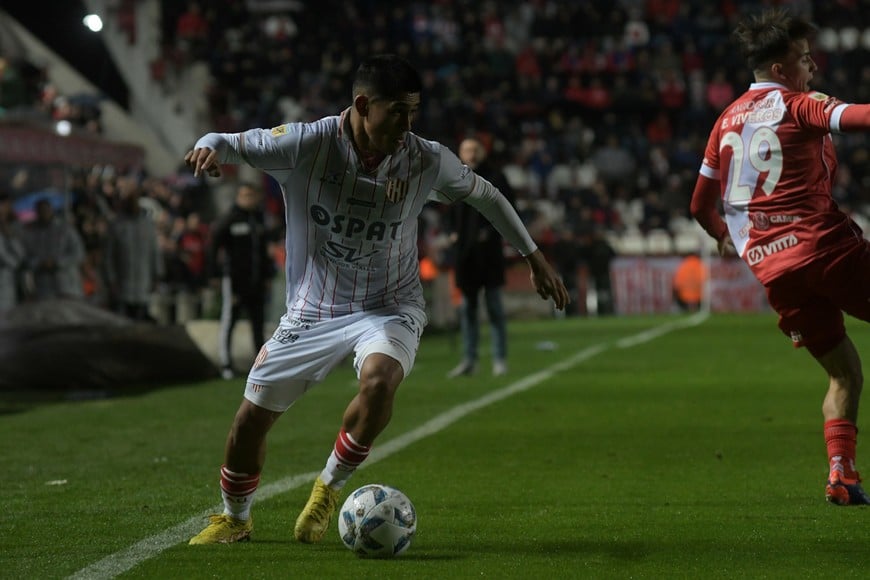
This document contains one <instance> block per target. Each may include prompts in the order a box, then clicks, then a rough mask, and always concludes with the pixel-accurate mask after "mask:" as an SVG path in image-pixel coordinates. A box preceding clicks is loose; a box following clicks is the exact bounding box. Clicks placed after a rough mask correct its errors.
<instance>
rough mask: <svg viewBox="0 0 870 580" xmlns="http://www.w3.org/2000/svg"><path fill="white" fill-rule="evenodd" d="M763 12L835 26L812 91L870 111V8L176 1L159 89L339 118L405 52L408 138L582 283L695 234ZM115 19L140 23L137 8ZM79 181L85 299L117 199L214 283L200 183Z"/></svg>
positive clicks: (850, 168)
mask: <svg viewBox="0 0 870 580" xmlns="http://www.w3.org/2000/svg"><path fill="white" fill-rule="evenodd" d="M769 5H785V6H788V7H790V8H791V9H792V10H794V11H797V12H800V13H804V14H809V15H810V16H811V17H812V18H813V19H814V20H816V21H817V22H822V23H824V27H823V28H822V29H821V30H820V31H819V36H818V42H817V46H816V51H815V52H814V54H813V57H814V59H815V60H816V61H817V62H818V63H819V64H820V69H821V71H824V72H823V73H822V74H820V75H819V76H818V77H817V78H816V79H815V80H814V82H813V85H814V87H815V88H817V89H818V90H821V91H824V92H827V93H830V94H832V95H836V96H838V97H840V98H841V99H843V100H846V101H854V102H870V83H868V82H867V80H868V78H870V59H868V58H867V57H868V51H870V29H868V28H867V26H868V24H870V23H868V22H867V21H868V19H870V11H868V10H866V9H865V8H866V2H862V1H859V0H837V1H824V0H813V1H810V0H795V1H787V0H780V1H775V0H766V1H762V0H717V1H714V2H701V1H680V0H616V1H613V0H606V1H605V0H592V1H588V2H572V1H557V0H530V1H527V2H496V1H488V2H477V1H473V0H433V1H430V2H380V1H378V0H365V1H361V2H360V1H354V0H322V1H321V2H319V3H318V10H316V11H315V10H311V9H310V7H306V6H305V5H304V3H301V2H295V1H292V0H286V1H283V0H282V1H271V2H266V3H259V2H256V1H248V2H243V1H234V2H225V3H220V5H218V4H212V3H207V2H202V1H191V2H187V3H177V2H171V1H169V0H164V1H163V2H162V9H163V18H162V32H163V50H162V53H161V54H162V57H161V59H159V61H158V62H155V63H154V66H153V67H152V73H153V74H154V81H155V82H161V81H162V80H164V79H165V78H166V75H170V74H176V75H183V74H184V71H185V67H187V66H189V65H190V64H191V63H192V62H194V61H205V62H207V63H208V65H209V68H210V70H211V73H212V76H213V82H212V83H211V86H210V87H209V89H208V101H209V106H210V112H211V116H212V126H213V127H214V128H215V130H218V131H226V132H232V131H240V130H244V129H246V128H250V127H271V126H275V125H278V124H281V123H284V122H292V121H307V120H313V119H316V118H319V117H321V116H324V115H329V114H334V113H336V112H337V111H340V110H342V109H343V108H344V107H346V106H347V105H348V104H349V102H350V95H348V94H346V93H347V91H346V85H347V79H348V78H349V77H350V76H351V75H352V72H353V69H354V67H355V65H356V63H357V62H358V61H359V59H360V58H361V57H362V56H364V55H368V54H372V53H380V52H396V53H399V54H401V55H403V56H405V57H407V58H408V59H409V60H410V61H411V62H413V63H414V64H415V66H417V67H418V68H419V69H420V71H421V72H422V75H423V78H424V83H425V89H424V94H423V101H422V105H421V112H420V117H419V119H418V120H417V122H416V123H415V127H414V131H415V132H416V133H418V134H420V135H423V136H424V137H427V138H432V139H435V140H438V141H441V142H442V143H445V144H454V146H457V145H458V143H459V142H460V141H461V140H462V139H463V138H465V137H467V136H475V137H477V138H478V139H480V140H481V141H482V142H483V143H484V144H485V145H486V146H487V149H488V150H489V155H490V160H491V161H492V162H493V163H495V164H497V165H500V166H502V167H503V169H504V171H505V174H506V176H507V177H508V179H509V181H510V183H511V185H512V187H513V190H514V193H515V194H516V197H517V206H518V208H519V210H520V213H521V216H522V217H523V219H524V221H525V222H526V224H527V226H528V228H529V230H530V231H531V233H532V234H533V236H534V237H535V238H536V240H537V241H538V243H539V244H540V245H541V246H542V247H543V248H544V249H545V251H546V252H548V253H551V254H554V255H556V256H557V257H558V256H565V257H566V258H565V260H566V263H567V264H568V266H567V267H568V268H573V267H576V266H577V264H576V261H575V260H573V259H572V257H573V256H580V257H584V256H585V257H587V258H588V259H590V260H594V259H595V257H594V256H595V255H599V254H600V255H610V253H608V252H607V250H606V249H605V250H601V249H600V248H601V246H602V245H604V246H607V245H608V244H610V245H613V246H616V250H617V251H619V250H620V248H619V247H618V240H619V239H620V236H623V235H627V234H631V233H636V232H639V233H641V234H642V235H645V234H647V233H649V232H657V233H664V234H665V235H666V237H668V238H672V237H676V236H678V235H679V234H680V233H681V232H687V231H692V232H694V231H696V230H695V227H696V226H695V225H694V224H693V222H692V220H691V219H690V217H689V215H688V206H689V199H690V195H691V188H692V186H693V184H694V181H695V177H696V175H697V171H698V168H699V166H700V163H701V157H702V153H703V149H704V144H705V140H706V136H707V134H708V133H709V130H710V127H711V126H712V124H713V122H714V121H715V119H716V117H717V116H718V114H719V113H720V112H721V109H722V108H723V107H724V106H725V105H726V104H727V103H729V102H730V101H731V100H732V99H733V98H734V97H735V96H736V95H737V94H739V92H741V91H742V90H743V89H744V88H745V87H746V86H748V84H749V83H750V82H751V77H750V75H749V74H748V72H747V71H745V70H744V69H745V67H744V66H743V63H742V58H741V55H740V54H738V53H737V51H736V50H735V48H734V46H733V45H732V44H731V43H730V40H729V36H728V31H729V30H731V29H732V27H733V23H734V22H735V21H736V19H738V18H739V17H740V15H742V14H744V13H745V12H747V11H750V10H756V9H758V8H759V7H761V6H769ZM120 6H121V7H122V8H123V9H124V12H123V14H122V17H123V19H124V20H125V21H129V19H130V14H129V11H133V10H135V2H121V3H120ZM324 14H327V15H332V16H329V17H326V18H324V17H323V15H324ZM338 15H341V16H338ZM130 41H131V42H135V41H136V40H135V37H132V36H131V38H130ZM7 70H8V69H7ZM26 72H30V73H31V74H30V76H28V77H27V78H28V79H33V78H36V79H38V78H39V77H38V75H35V76H34V75H33V74H32V73H33V71H31V70H29V69H27V70H26ZM23 86H25V88H27V90H28V91H29V93H26V94H30V95H31V100H32V101H33V103H32V104H33V106H34V107H42V108H43V110H44V111H45V114H48V115H54V116H56V115H59V114H70V113H69V110H68V109H61V112H59V111H58V107H60V106H62V105H64V104H65V103H64V100H63V99H62V98H59V96H58V95H56V94H52V92H51V91H52V88H51V87H50V86H45V85H43V86H39V87H38V88H39V90H36V88H37V87H36V85H34V83H33V82H32V81H31V82H30V84H26V83H25V85H23ZM28 87H29V88H28ZM76 111H81V108H79V109H76ZM82 115H83V116H82V118H81V119H80V120H77V124H78V125H82V126H85V127H89V128H91V130H98V128H99V117H98V116H97V117H96V118H93V115H92V110H90V109H88V112H87V114H84V113H82ZM836 139H837V141H838V144H837V147H838V151H839V157H840V161H841V164H840V170H839V173H838V181H837V186H836V190H835V197H836V200H837V202H838V203H839V204H840V205H841V207H844V208H846V209H851V211H852V212H853V215H854V216H855V218H856V221H858V222H859V223H866V219H864V215H863V214H864V212H865V211H866V208H867V207H868V202H870V197H868V186H870V174H868V173H867V171H868V168H867V163H866V161H867V159H868V156H870V149H868V145H867V143H866V140H865V138H864V137H863V136H860V135H859V136H849V137H847V136H837V137H836ZM72 183H73V186H72V188H71V189H72V191H73V194H74V195H73V198H74V203H73V204H72V213H71V217H72V218H73V221H74V223H75V225H76V231H77V234H78V235H79V236H80V237H81V239H82V243H83V246H84V248H85V250H86V252H85V253H86V256H87V257H86V259H85V261H84V262H83V272H84V285H85V288H86V292H85V294H86V295H87V296H88V297H90V298H91V299H92V300H94V301H95V302H97V303H101V304H107V305H108V304H110V302H111V289H110V288H107V284H106V282H105V278H101V277H100V276H99V275H98V274H97V273H98V272H100V271H101V268H103V270H104V267H103V266H104V264H102V261H101V260H102V258H103V252H104V250H105V247H106V236H107V235H108V232H110V230H111V224H112V222H113V221H114V220H115V216H116V214H117V211H118V208H119V206H120V205H121V203H122V199H123V198H124V196H126V195H128V193H124V192H128V191H133V190H135V192H136V196H137V197H138V198H139V200H140V202H139V203H140V204H141V205H142V207H143V208H145V209H146V210H147V211H148V212H149V215H151V216H152V217H153V218H154V220H155V223H156V235H157V239H158V243H159V247H160V250H161V255H162V266H161V268H160V270H159V272H160V274H159V275H160V281H161V282H162V283H163V284H164V286H165V287H167V288H173V289H177V288H185V289H187V288H190V289H193V290H194V291H195V292H196V291H199V289H201V288H202V287H203V286H204V284H205V283H206V280H205V278H206V272H205V266H204V263H205V262H204V257H203V252H204V248H205V246H206V245H207V236H208V223H209V222H210V221H211V220H213V219H214V218H215V217H216V216H215V215H214V212H213V206H212V205H211V204H210V203H209V202H208V197H209V196H208V191H207V189H208V186H207V184H206V183H205V182H203V181H198V180H195V179H194V178H193V177H192V176H191V175H190V174H189V173H187V172H185V171H183V170H179V173H178V174H176V175H172V176H144V175H141V174H134V175H126V174H124V171H123V170H122V168H119V169H118V170H114V169H113V168H105V167H90V168H83V169H80V170H78V171H76V173H75V175H74V178H73V181H72ZM262 185H263V187H264V189H265V190H266V192H267V200H268V202H267V205H268V208H267V209H268V210H269V215H270V216H271V220H272V226H273V227H280V225H281V219H282V218H281V217H280V216H281V204H280V196H279V193H278V192H277V191H275V186H274V184H273V183H272V182H271V181H264V183H263V184H262ZM5 188H6V189H7V190H10V191H11V185H10V184H5ZM12 193H14V191H13V192H12ZM444 215H445V210H444V209H441V208H433V209H432V210H431V211H430V212H429V213H428V214H427V215H426V219H425V223H424V225H425V227H424V228H421V230H422V231H423V236H424V237H423V239H422V240H421V247H422V248H423V249H424V252H425V253H427V254H428V255H429V257H431V258H432V259H433V260H434V261H435V262H436V263H437V264H439V265H442V266H448V267H449V265H450V253H449V251H446V248H447V245H446V244H444V243H443V240H444V239H445V237H446V236H445V235H444V231H443V228H444V222H443V217H444ZM593 248H596V249H595V250H594V251H593V250H592V249H593ZM172 291H173V292H174V291H175V290H172Z"/></svg>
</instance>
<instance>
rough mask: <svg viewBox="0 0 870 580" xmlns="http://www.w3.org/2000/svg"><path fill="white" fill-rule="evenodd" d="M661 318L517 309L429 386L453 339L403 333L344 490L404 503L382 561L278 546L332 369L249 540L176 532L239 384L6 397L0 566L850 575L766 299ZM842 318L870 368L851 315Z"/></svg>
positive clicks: (61, 572) (865, 515) (178, 572)
mask: <svg viewBox="0 0 870 580" xmlns="http://www.w3.org/2000/svg"><path fill="white" fill-rule="evenodd" d="M683 322H686V319H685V318H683V317H628V318H612V319H569V320H548V321H539V322H520V321H517V322H514V323H512V324H511V325H510V327H509V333H510V344H509V347H510V356H509V361H510V372H509V374H508V375H507V376H505V377H500V378H498V379H496V378H493V377H492V376H491V375H490V374H489V372H488V371H489V360H488V359H487V358H484V359H483V360H482V361H481V362H482V364H481V365H480V367H481V368H480V371H479V372H478V374H477V375H476V376H474V377H471V378H463V379H456V380H452V381H448V380H447V379H445V378H443V377H444V376H445V374H446V373H447V371H448V370H449V369H450V368H451V367H452V366H453V365H454V364H456V362H457V361H458V359H459V352H458V351H459V346H458V339H457V338H456V337H455V336H449V335H434V334H433V335H426V336H424V339H423V343H422V345H421V348H420V353H419V356H418V359H417V366H416V368H415V371H414V373H412V375H411V376H410V377H408V379H407V380H406V382H405V383H404V384H403V385H402V387H401V389H400V390H399V394H398V397H397V401H396V410H395V414H394V417H393V421H392V423H391V424H390V426H389V428H388V429H387V431H385V432H384V433H383V435H382V436H381V438H380V439H379V441H378V445H377V446H376V450H377V449H378V447H380V448H381V454H382V460H375V461H372V462H371V464H370V465H368V466H367V467H366V468H365V469H362V470H360V471H359V472H357V473H356V474H355V475H354V478H353V479H352V480H351V483H350V484H349V488H348V489H354V488H356V487H359V486H360V485H363V484H365V483H370V482H380V483H387V484H389V485H393V486H395V487H398V488H399V489H401V490H403V491H404V492H405V493H407V495H408V496H409V497H410V498H411V499H412V501H413V502H414V504H415V506H416V508H417V512H418V517H419V525H418V534H417V537H416V538H415V539H414V542H413V544H412V545H411V547H410V549H409V550H408V551H407V552H406V553H405V554H404V555H403V556H401V557H400V558H398V559H395V560H364V559H359V558H357V557H356V556H354V555H353V554H352V553H351V552H349V551H348V550H347V549H345V548H344V547H343V546H342V544H341V542H340V540H339V538H338V533H337V531H336V527H337V526H336V525H335V522H334V521H333V527H332V528H331V529H330V530H329V532H328V533H327V536H326V539H325V540H324V542H323V543H321V544H319V545H315V546H308V545H301V544H298V543H296V542H294V541H293V539H292V527H293V522H294V520H295V518H296V515H297V513H298V511H299V509H300V508H301V507H302V505H303V504H304V502H305V499H306V498H307V495H308V491H309V489H310V480H308V479H305V478H302V481H301V483H300V482H297V480H294V479H293V476H295V475H299V474H313V473H315V472H317V471H319V470H320V469H321V468H322V466H323V463H324V461H325V460H326V457H327V455H328V453H329V451H330V449H331V446H332V443H333V440H334V437H335V433H336V431H337V429H338V426H339V421H340V417H341V413H342V411H343V409H344V406H345V404H346V403H347V402H348V401H349V399H350V398H351V396H352V395H353V393H354V390H355V384H354V378H353V374H352V371H351V369H350V366H349V365H344V366H342V367H340V368H339V369H337V370H336V371H335V372H334V373H333V374H332V376H331V377H330V378H329V380H328V381H326V382H325V383H323V384H321V385H320V386H319V387H317V389H315V390H314V391H312V392H310V393H309V394H307V395H306V396H305V397H304V398H303V399H302V400H301V401H299V403H297V405H296V406H295V407H294V408H292V409H290V411H289V412H288V413H287V414H286V415H285V416H284V417H282V419H281V420H280V421H279V422H278V424H277V425H276V426H275V428H274V429H273V432H272V434H271V436H270V439H269V456H268V459H267V463H266V469H265V471H264V473H263V480H262V481H263V487H262V488H261V492H263V495H264V496H265V497H263V498H261V499H260V500H259V501H257V503H256V504H255V507H254V512H253V513H254V521H255V531H254V536H253V539H252V541H251V542H247V543H243V544H236V545H222V546H197V547H190V546H187V545H186V544H185V543H184V542H183V541H182V540H183V539H186V538H187V537H189V536H188V535H187V531H186V530H187V528H190V529H194V530H195V529H198V528H199V527H201V525H200V524H201V523H204V521H205V520H199V519H196V518H199V517H200V516H201V515H202V514H204V513H205V512H206V511H207V510H209V509H211V508H215V507H217V505H218V503H219V491H218V481H217V480H218V468H219V466H220V463H221V458H222V452H223V442H224V438H225V435H226V432H227V429H228V427H229V423H230V420H231V418H232V415H233V413H234V411H235V409H236V407H237V405H238V402H239V399H240V397H241V393H242V388H243V384H242V380H238V381H230V382H222V381H220V382H209V383H201V384H195V385H181V386H176V387H167V388H161V389H155V390H151V391H147V392H139V393H134V394H127V395H124V396H115V397H111V398H106V399H101V400H90V401H76V402H57V401H54V402H51V401H42V402H39V403H38V404H37V403H27V402H22V400H21V399H20V397H9V396H7V397H6V399H5V401H4V407H3V410H4V413H3V414H2V415H0V457H2V459H3V465H2V469H0V484H2V486H0V489H2V498H3V499H2V503H0V505H2V506H3V508H4V509H3V514H2V517H0V577H2V578H16V579H31V578H65V577H68V576H70V575H74V574H77V573H78V575H79V577H92V578H94V577H112V576H115V575H120V576H121V577H125V578H161V579H162V578H324V579H344V578H347V579H358V578H378V579H391V578H396V579H404V578H414V579H415V580H418V579H428V578H431V579H443V578H499V579H503V578H517V579H520V578H522V579H527V578H548V579H549V578H814V579H815V578H838V579H840V578H866V577H867V576H868V574H870V572H868V565H870V510H868V509H867V508H860V507H859V508H839V507H835V506H831V505H828V504H826V503H825V501H824V496H823V487H824V479H825V475H826V473H827V462H826V456H825V447H824V440H823V437H822V416H821V401H822V397H823V395H824V392H825V389H826V377H825V375H824V373H823V372H822V370H821V368H820V367H818V366H817V365H816V363H815V362H814V361H813V360H812V359H811V357H810V356H809V355H808V354H807V353H806V352H804V351H802V350H795V349H793V348H792V347H791V345H790V343H789V341H788V339H787V338H785V337H784V336H782V335H781V334H780V333H779V331H778V330H777V329H776V319H775V317H774V316H773V315H771V314H763V315H752V316H737V315H713V316H712V317H710V318H709V319H707V320H705V321H703V322H701V323H700V324H697V325H686V326H685V327H680V326H679V324H680V323H683ZM666 325H670V326H666ZM651 329H652V332H650V333H648V334H639V333H643V332H644V331H646V330H651ZM663 329H670V332H666V333H659V330H663ZM849 329H850V332H851V334H852V336H853V339H854V341H855V343H856V345H857V346H858V349H859V352H861V353H863V354H864V356H865V360H870V349H868V347H870V329H868V327H867V326H866V325H864V324H859V323H855V322H850V323H849ZM633 336H638V337H639V341H637V343H636V344H633V342H635V341H628V342H626V341H624V340H623V339H625V338H627V337H633ZM484 338H486V337H484ZM547 341H549V342H552V343H554V345H555V348H540V347H541V346H543V345H542V344H541V343H544V342H547ZM482 347H483V351H484V352H486V351H487V349H488V342H484V343H483V345H482ZM587 349H588V350H587ZM578 353H581V354H578ZM47 363H48V364H50V361H47ZM864 416H865V417H866V410H865V413H864ZM424 424H425V425H427V426H428V427H431V428H430V429H428V431H426V432H425V433H424V432H423V431H421V430H420V429H419V428H420V426H421V425H424ZM861 425H864V426H865V429H866V425H867V421H866V419H865V420H863V421H861V422H859V427H860V426H861ZM424 435H425V436H424ZM862 435H863V432H862ZM865 438H866V437H861V436H859V445H858V467H859V469H860V468H862V467H863V468H864V469H865V470H870V452H868V451H866V449H865V446H864V445H863V444H862V443H863V440H864V439H865ZM868 473H870V471H868ZM270 486H271V487H270ZM185 526H187V528H185ZM167 538H168V539H167Z"/></svg>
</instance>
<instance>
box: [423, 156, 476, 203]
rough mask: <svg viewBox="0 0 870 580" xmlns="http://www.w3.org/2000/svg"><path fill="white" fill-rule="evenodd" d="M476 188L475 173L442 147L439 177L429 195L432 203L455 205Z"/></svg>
mask: <svg viewBox="0 0 870 580" xmlns="http://www.w3.org/2000/svg"><path fill="white" fill-rule="evenodd" d="M473 187H474V172H473V171H472V170H471V168H469V167H468V166H467V165H465V164H463V163H462V161H460V160H459V157H457V156H456V154H455V153H453V151H451V150H450V149H448V148H447V147H444V146H441V150H440V160H439V168H438V177H437V178H436V179H435V183H434V184H433V185H432V191H431V192H430V193H429V199H430V200H431V201H440V202H442V203H453V202H455V201H459V200H460V199H464V198H465V197H467V196H468V195H469V194H470V193H471V189H472V188H473Z"/></svg>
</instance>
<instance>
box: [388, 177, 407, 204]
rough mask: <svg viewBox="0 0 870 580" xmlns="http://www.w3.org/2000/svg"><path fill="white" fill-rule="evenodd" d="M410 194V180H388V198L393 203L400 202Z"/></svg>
mask: <svg viewBox="0 0 870 580" xmlns="http://www.w3.org/2000/svg"><path fill="white" fill-rule="evenodd" d="M406 195H408V182H407V181H405V180H404V179H388V180H387V192H386V196H387V199H388V200H390V201H391V202H393V203H399V202H400V201H402V200H403V199H405V196H406Z"/></svg>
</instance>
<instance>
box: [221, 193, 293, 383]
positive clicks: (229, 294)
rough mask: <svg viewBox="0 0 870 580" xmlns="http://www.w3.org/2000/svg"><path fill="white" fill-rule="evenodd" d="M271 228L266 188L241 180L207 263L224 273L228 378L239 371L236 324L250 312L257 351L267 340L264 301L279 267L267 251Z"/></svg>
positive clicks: (224, 351) (224, 367)
mask: <svg viewBox="0 0 870 580" xmlns="http://www.w3.org/2000/svg"><path fill="white" fill-rule="evenodd" d="M270 241H271V236H270V232H268V231H267V230H266V216H265V212H264V211H263V194H262V192H261V191H260V190H259V189H257V188H256V187H254V186H253V185H251V184H249V183H242V184H241V185H240V186H239V188H238V190H237V192H236V201H235V203H234V204H233V207H232V208H230V210H229V211H228V212H227V213H226V214H225V215H223V216H222V217H221V218H220V219H218V221H217V222H215V224H214V226H213V227H212V231H211V244H210V245H209V251H208V255H209V258H208V260H209V269H210V271H211V272H212V273H213V276H216V275H218V274H220V276H221V279H220V285H221V297H222V307H221V326H220V339H219V340H220V345H219V347H220V362H221V375H222V376H223V378H225V379H231V378H233V377H234V376H236V371H235V369H234V368H233V364H232V352H233V351H232V338H233V328H234V327H235V325H236V322H238V320H239V319H240V318H241V316H242V313H243V312H244V313H245V314H247V316H248V319H249V320H250V323H251V338H252V339H253V347H254V352H259V350H260V347H261V346H263V343H264V342H265V340H266V337H265V328H264V325H265V315H266V303H267V301H268V295H269V290H270V288H271V286H272V280H273V279H274V278H275V274H276V273H277V271H276V268H275V263H274V261H273V260H272V258H271V257H270V255H269V244H270Z"/></svg>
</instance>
